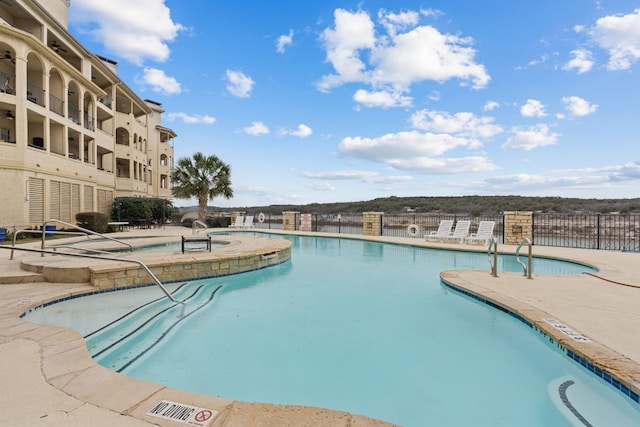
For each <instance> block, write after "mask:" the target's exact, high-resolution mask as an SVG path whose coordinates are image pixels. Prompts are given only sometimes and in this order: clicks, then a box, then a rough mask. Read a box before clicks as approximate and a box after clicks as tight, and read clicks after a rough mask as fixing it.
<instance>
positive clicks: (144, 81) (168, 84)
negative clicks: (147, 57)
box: [136, 68, 182, 95]
mask: <svg viewBox="0 0 640 427" xmlns="http://www.w3.org/2000/svg"><path fill="white" fill-rule="evenodd" d="M136 83H138V84H140V85H143V86H150V87H151V89H152V90H153V91H154V92H157V93H162V94H164V95H176V94H179V93H182V87H181V86H180V83H178V81H177V80H176V79H174V78H173V77H169V76H167V75H166V74H165V73H164V71H162V70H158V69H156V68H145V69H144V70H143V74H142V77H138V78H137V79H136Z"/></svg>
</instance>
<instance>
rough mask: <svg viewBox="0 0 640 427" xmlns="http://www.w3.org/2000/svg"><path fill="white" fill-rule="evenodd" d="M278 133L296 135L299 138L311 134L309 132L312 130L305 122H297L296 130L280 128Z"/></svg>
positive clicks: (311, 132)
mask: <svg viewBox="0 0 640 427" xmlns="http://www.w3.org/2000/svg"><path fill="white" fill-rule="evenodd" d="M280 134H281V135H291V136H298V137H300V138H306V137H308V136H311V134H313V130H312V129H311V128H310V127H309V126H307V125H305V124H299V125H298V128H297V129H296V130H286V129H281V130H280Z"/></svg>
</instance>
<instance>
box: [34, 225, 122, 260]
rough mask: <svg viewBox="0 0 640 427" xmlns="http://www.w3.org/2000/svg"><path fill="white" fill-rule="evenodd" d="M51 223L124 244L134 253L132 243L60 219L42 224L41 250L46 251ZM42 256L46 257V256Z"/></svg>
mask: <svg viewBox="0 0 640 427" xmlns="http://www.w3.org/2000/svg"><path fill="white" fill-rule="evenodd" d="M50 222H56V223H58V224H62V225H64V226H65V227H71V228H74V229H76V230H80V231H82V232H84V233H87V234H92V235H94V236H100V237H102V238H104V239H107V240H111V241H113V242H117V243H122V244H123V245H126V246H129V249H130V250H131V252H133V245H132V244H131V243H127V242H125V241H123V240H120V239H116V238H113V237H109V236H107V235H105V234H102V233H98V232H95V231H93V230H88V229H86V228H82V227H80V226H77V225H75V224H70V223H68V222H64V221H61V220H59V219H53V218H51V219H48V220H46V221H45V222H43V223H42V244H41V245H40V249H43V250H44V247H45V241H46V239H45V237H46V234H45V230H46V226H47V224H49V223H50ZM42 256H44V254H43V255H42Z"/></svg>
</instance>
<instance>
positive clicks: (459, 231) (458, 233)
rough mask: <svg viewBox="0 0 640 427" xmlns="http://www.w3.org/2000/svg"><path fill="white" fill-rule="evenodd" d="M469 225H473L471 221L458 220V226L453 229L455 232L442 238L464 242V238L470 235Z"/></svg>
mask: <svg viewBox="0 0 640 427" xmlns="http://www.w3.org/2000/svg"><path fill="white" fill-rule="evenodd" d="M469 227H471V221H467V220H463V221H458V222H456V228H455V229H454V230H453V233H451V234H449V235H448V236H446V237H444V238H443V239H442V240H457V241H458V242H460V243H462V242H464V239H465V238H467V236H469Z"/></svg>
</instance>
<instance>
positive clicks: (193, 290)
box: [27, 236, 638, 426]
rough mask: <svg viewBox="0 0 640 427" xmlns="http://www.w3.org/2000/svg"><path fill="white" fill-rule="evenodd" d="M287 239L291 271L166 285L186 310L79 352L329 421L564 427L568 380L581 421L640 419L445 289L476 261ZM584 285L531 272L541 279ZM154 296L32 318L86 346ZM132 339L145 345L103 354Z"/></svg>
mask: <svg viewBox="0 0 640 427" xmlns="http://www.w3.org/2000/svg"><path fill="white" fill-rule="evenodd" d="M287 238H288V239H289V240H291V241H292V242H293V244H294V247H293V254H292V260H291V261H289V262H287V263H284V264H281V265H278V266H274V267H270V268H268V269H263V270H258V271H253V272H250V273H243V274H239V275H235V276H227V277H221V278H215V279H205V280H198V281H193V282H190V283H189V284H188V285H186V286H179V285H177V284H175V285H171V287H170V289H171V290H173V291H175V292H176V293H177V296H179V299H186V300H187V302H186V304H185V306H184V307H183V306H179V307H178V306H176V307H173V306H171V304H169V302H168V301H167V300H166V298H165V299H161V300H160V301H157V302H154V303H151V304H150V305H149V306H146V307H145V308H143V309H140V310H138V311H136V313H137V316H139V318H138V319H134V320H130V318H129V317H127V318H125V319H123V321H121V322H118V323H117V324H115V326H116V327H115V328H106V329H104V330H103V331H101V332H100V333H96V334H92V335H91V336H89V337H88V338H87V343H88V346H89V347H90V348H91V351H92V353H94V354H97V353H100V352H102V353H100V354H99V355H98V356H96V359H97V360H98V361H99V363H101V364H104V365H105V366H109V367H111V368H112V369H115V370H121V371H122V372H123V373H125V374H127V375H131V376H134V377H139V378H144V379H147V380H150V381H154V382H157V383H162V384H167V385H170V386H172V387H176V388H182V389H189V390H192V391H196V392H200V393H205V394H209V395H217V396H223V397H228V398H232V399H239V400H247V401H259V402H268V403H288V404H302V405H311V406H321V407H328V408H332V409H338V410H345V411H349V412H352V413H358V414H363V415H367V416H370V417H374V418H380V419H384V420H387V421H391V422H394V423H398V424H401V425H405V426H421V425H426V424H430V425H491V426H493V425H518V426H527V425H531V426H539V425H554V426H555V425H559V426H561V425H572V424H571V422H570V421H569V419H568V418H566V417H565V416H564V415H563V411H562V404H561V402H560V403H559V402H558V400H559V399H560V398H559V397H558V396H559V394H558V390H559V388H560V385H562V384H567V381H573V382H574V384H575V385H574V386H573V388H574V389H576V390H581V392H582V394H583V395H587V394H589V393H588V392H587V391H592V394H593V393H595V396H596V397H591V398H589V399H590V400H588V401H587V402H586V403H584V402H583V403H584V404H583V407H586V406H594V399H605V400H606V401H607V402H611V405H613V406H615V407H616V408H618V409H619V411H618V412H616V413H622V414H631V415H628V416H629V417H632V416H638V414H637V409H636V408H634V407H631V406H630V405H629V404H628V403H627V402H626V401H624V400H623V399H622V397H620V396H619V395H618V394H616V392H615V391H614V390H612V389H611V388H609V387H608V386H607V385H606V384H604V383H602V382H601V381H599V380H598V379H597V378H595V377H593V376H590V375H588V374H587V373H586V370H585V369H584V368H582V367H580V366H579V365H577V364H576V363H575V362H574V361H572V360H571V359H569V358H568V357H566V356H565V354H564V353H563V352H561V351H560V350H559V349H558V348H557V347H556V346H555V345H554V344H553V343H549V341H548V340H547V339H545V338H544V337H542V336H541V335H539V334H538V333H536V332H535V331H534V330H533V329H531V328H528V327H527V326H525V325H524V324H523V323H522V322H520V321H518V320H517V319H514V318H513V317H511V316H508V315H506V314H504V313H502V312H500V311H497V310H494V309H492V308H489V307H487V306H486V305H483V304H481V303H479V302H477V301H476V300H473V299H470V298H467V297H465V296H463V295H461V294H459V293H456V292H451V291H450V290H449V289H448V288H446V287H444V286H442V285H441V284H440V281H439V276H438V274H439V272H440V271H442V270H446V269H468V268H471V269H485V270H488V264H487V259H486V255H485V254H475V253H462V252H450V251H443V250H434V249H424V248H412V247H407V246H399V245H390V244H381V243H375V242H368V241H360V240H348V239H329V238H313V237H297V236H293V237H287ZM383 260H384V262H382V261H383ZM499 263H500V265H499V270H500V271H504V270H512V271H519V269H520V267H519V265H517V264H516V263H515V260H514V259H513V257H500V260H499ZM585 270H587V269H585V267H582V266H579V265H576V264H570V263H559V262H555V261H550V260H543V259H536V260H535V262H534V271H535V272H536V273H543V272H553V273H564V274H575V273H579V272H582V271H585ZM123 295H126V297H125V298H122V296H123ZM158 296H159V295H158V290H157V288H142V289H132V290H128V291H124V292H112V293H108V294H99V295H93V296H89V297H84V298H79V299H75V300H70V301H66V302H64V303H61V304H54V305H50V306H48V307H46V308H44V309H41V310H36V311H33V312H32V313H30V314H29V315H28V316H27V317H28V318H29V320H33V321H38V322H42V323H55V324H61V325H63V326H70V327H74V328H76V329H78V330H80V331H81V332H82V333H83V334H84V335H89V334H91V333H92V332H93V331H95V330H97V329H99V328H100V327H102V325H105V324H107V323H109V322H112V321H114V320H115V319H117V318H119V317H121V316H123V315H124V314H126V313H128V312H130V311H131V310H133V309H135V308H137V307H139V306H142V305H143V304H146V303H148V302H149V301H151V300H153V299H155V298H156V297H158ZM163 310H165V311H163ZM161 312H162V313H163V314H161V315H158V313H161ZM154 316H156V317H155V319H156V320H157V321H156V320H149V319H151V318H153V317H154ZM45 319H46V320H47V321H46V322H44V320H45ZM142 319H144V320H142ZM148 320H149V321H148ZM147 321H148V323H147V324H146V325H145V327H142V328H140V325H141V324H143V323H145V322H147ZM126 322H130V326H127V325H125V324H124V323H126ZM137 328H140V331H143V330H144V331H145V334H144V335H141V334H138V333H135V334H132V336H131V339H128V340H125V341H122V346H120V345H119V344H118V345H114V346H113V347H111V348H109V349H108V350H104V349H105V348H107V347H109V346H111V345H112V344H113V343H120V339H121V335H126V334H127V333H123V331H128V330H131V331H133V330H135V329H137ZM113 331H116V333H115V334H112V332H113ZM97 335H102V338H100V339H97V338H98V337H97ZM159 338H162V339H159ZM147 348H152V350H151V351H146V349H147ZM103 350H104V351H103ZM129 350H131V351H132V352H130V353H129V352H128V351H129ZM133 359H135V360H133ZM132 360H133V362H131V361H132ZM125 365H126V366H125ZM569 390H572V389H571V388H570V389H569ZM585 390H587V391H585ZM576 399H583V401H584V398H583V397H580V398H577V397H576ZM634 411H635V412H634ZM623 416H624V415H620V417H623ZM627 419H628V418H627ZM608 420H609V421H611V418H608ZM594 424H596V423H594ZM609 425H613V424H611V423H609ZM617 425H620V423H618V424H617Z"/></svg>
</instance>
